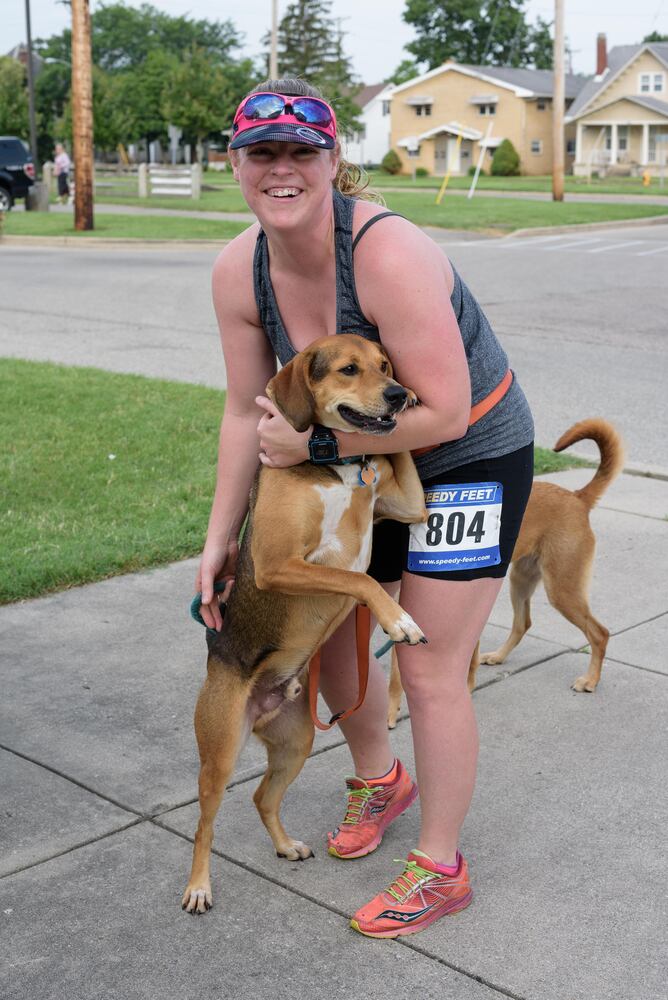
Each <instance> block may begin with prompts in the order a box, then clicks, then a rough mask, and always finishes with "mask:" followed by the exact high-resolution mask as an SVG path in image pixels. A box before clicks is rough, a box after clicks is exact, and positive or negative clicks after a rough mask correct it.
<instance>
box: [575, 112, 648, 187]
mask: <svg viewBox="0 0 668 1000" xmlns="http://www.w3.org/2000/svg"><path fill="white" fill-rule="evenodd" d="M667 162H668V120H665V121H660V120H659V121H654V122H650V121H643V122H625V123H622V122H617V121H612V122H605V121H597V122H587V123H586V124H585V123H583V122H578V123H577V127H576V138H575V163H574V164H573V173H574V174H576V175H577V176H587V175H588V174H590V173H592V172H596V173H598V174H599V176H605V175H606V174H609V173H616V174H628V175H630V176H639V175H640V174H642V173H644V172H645V171H648V172H649V173H650V174H652V175H656V174H659V173H660V172H661V170H662V169H665V167H666V163H667Z"/></svg>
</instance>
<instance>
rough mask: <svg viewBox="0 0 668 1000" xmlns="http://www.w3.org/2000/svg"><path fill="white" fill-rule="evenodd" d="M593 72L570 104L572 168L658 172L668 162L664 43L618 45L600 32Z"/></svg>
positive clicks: (667, 56)
mask: <svg viewBox="0 0 668 1000" xmlns="http://www.w3.org/2000/svg"><path fill="white" fill-rule="evenodd" d="M596 69H597V72H596V76H595V77H593V78H592V79H591V80H590V81H589V82H588V83H587V85H586V86H585V87H583V89H582V90H581V91H580V93H579V94H578V97H577V98H576V100H575V101H574V103H573V104H572V105H571V108H570V110H569V112H568V116H567V119H566V121H567V122H569V123H570V125H571V127H572V126H573V125H575V128H576V143H575V163H574V166H573V172H574V173H576V174H589V173H591V172H594V171H596V172H597V173H599V174H605V173H618V174H639V173H642V172H644V171H645V170H648V171H649V172H650V173H653V174H657V173H659V171H660V170H661V169H662V166H665V165H666V163H668V43H665V42H651V43H650V42H648V43H644V44H641V45H620V46H617V47H615V48H614V49H611V50H610V53H609V55H608V53H607V52H606V46H605V36H604V35H599V38H598V56H597V66H596Z"/></svg>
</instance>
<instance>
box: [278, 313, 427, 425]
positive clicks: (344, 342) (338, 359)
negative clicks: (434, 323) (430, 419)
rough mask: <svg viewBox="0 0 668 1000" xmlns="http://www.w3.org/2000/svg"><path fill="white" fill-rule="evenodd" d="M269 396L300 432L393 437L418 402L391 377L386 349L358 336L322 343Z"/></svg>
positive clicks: (283, 373)
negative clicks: (400, 416) (318, 429)
mask: <svg viewBox="0 0 668 1000" xmlns="http://www.w3.org/2000/svg"><path fill="white" fill-rule="evenodd" d="M267 395H268V396H269V398H270V399H271V400H273V402H274V403H275V404H276V406H277V407H278V409H279V410H280V411H281V413H282V414H283V416H284V417H285V419H286V420H287V421H288V422H289V423H291V424H292V426H293V427H294V428H295V430H298V431H305V430H306V429H307V428H308V427H309V425H310V424H322V425H323V426H324V427H331V428H333V429H334V430H340V431H360V432H361V433H363V434H389V433H390V432H391V431H393V430H394V428H395V427H396V423H397V422H396V420H395V417H396V415H397V413H400V412H401V411H402V410H404V409H405V408H406V406H408V405H409V404H410V405H412V404H414V403H415V402H416V401H417V400H416V397H415V394H414V393H413V392H411V390H409V389H405V388H404V387H403V386H402V385H399V383H398V382H396V381H395V380H394V379H393V377H392V365H391V364H390V361H389V358H388V357H387V354H386V353H385V351H384V350H383V348H382V347H381V346H380V345H379V344H376V343H374V342H373V341H370V340H365V339H364V337H359V336H357V334H351V333H344V334H339V335H338V336H336V337H321V338H320V340H316V341H315V342H314V343H313V344H311V346H310V347H307V348H306V350H304V351H301V352H300V353H299V354H298V355H297V356H296V357H295V358H293V359H292V361H290V362H289V364H287V365H286V366H285V368H282V369H281V371H280V372H279V373H278V375H275V376H274V378H273V379H272V380H271V381H270V382H269V384H268V386H267Z"/></svg>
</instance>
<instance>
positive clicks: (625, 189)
mask: <svg viewBox="0 0 668 1000" xmlns="http://www.w3.org/2000/svg"><path fill="white" fill-rule="evenodd" d="M369 179H370V185H371V187H374V188H386V187H407V188H411V187H416V188H433V189H434V190H438V189H439V188H440V186H441V183H442V181H443V178H442V177H435V176H430V177H416V178H415V181H413V178H412V177H411V176H410V175H404V174H394V175H392V174H386V173H383V171H382V170H371V171H369ZM471 179H472V178H471V177H451V178H450V181H449V184H448V187H449V188H454V189H455V190H459V191H461V190H465V191H468V189H469V188H470V186H471ZM564 189H565V190H566V191H567V192H571V193H578V194H593V195H596V194H643V195H657V194H660V195H666V196H668V184H666V185H665V186H664V187H661V184H660V181H659V178H658V177H652V179H651V182H650V184H649V185H648V186H647V187H644V186H643V183H642V178H641V177H608V178H605V179H604V180H600V179H598V178H595V177H594V178H592V179H591V181H588V180H587V178H586V177H571V176H567V177H565V178H564ZM477 190H479V191H511V192H512V191H544V192H549V191H551V190H552V177H551V176H549V175H546V176H537V177H533V176H531V177H492V176H489V175H486V174H481V175H480V177H479V178H478V184H477Z"/></svg>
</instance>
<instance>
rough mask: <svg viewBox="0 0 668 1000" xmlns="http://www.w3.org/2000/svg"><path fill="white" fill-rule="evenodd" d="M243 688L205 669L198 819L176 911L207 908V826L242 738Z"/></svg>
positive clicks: (199, 717)
mask: <svg viewBox="0 0 668 1000" xmlns="http://www.w3.org/2000/svg"><path fill="white" fill-rule="evenodd" d="M248 698H249V685H248V683H247V682H244V681H242V680H241V679H240V678H239V677H237V676H235V675H234V674H233V673H231V672H228V671H226V670H225V669H221V668H216V667H215V666H214V667H213V668H212V667H211V666H210V668H209V676H208V678H207V680H206V681H205V683H204V687H203V688H202V690H201V692H200V696H199V699H198V701H197V708H196V709H195V732H196V734H197V744H198V746H199V754H200V761H201V767H200V773H199V805H200V820H199V824H198V826H197V832H196V834H195V846H194V849H193V862H192V871H191V873H190V881H189V882H188V886H187V888H186V891H185V893H184V894H183V899H182V901H181V906H182V908H183V909H184V910H186V912H187V913H204V912H205V911H206V910H209V909H210V908H211V906H212V905H213V899H212V893H211V880H210V873H209V863H210V858H211V843H212V841H213V823H214V820H215V818H216V813H217V812H218V809H219V807H220V803H221V800H222V798H223V793H224V791H225V788H226V786H227V784H228V782H229V780H230V778H231V776H232V772H233V771H234V765H235V764H236V760H237V757H238V755H239V751H240V749H241V747H242V746H243V743H244V742H245V739H246V737H247V736H248V731H249V722H248V714H247V705H248Z"/></svg>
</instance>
